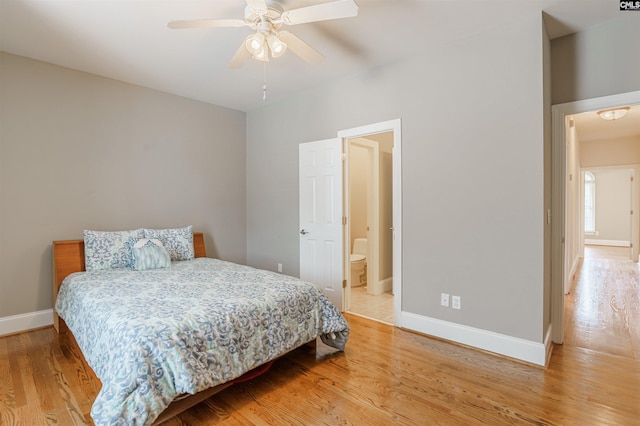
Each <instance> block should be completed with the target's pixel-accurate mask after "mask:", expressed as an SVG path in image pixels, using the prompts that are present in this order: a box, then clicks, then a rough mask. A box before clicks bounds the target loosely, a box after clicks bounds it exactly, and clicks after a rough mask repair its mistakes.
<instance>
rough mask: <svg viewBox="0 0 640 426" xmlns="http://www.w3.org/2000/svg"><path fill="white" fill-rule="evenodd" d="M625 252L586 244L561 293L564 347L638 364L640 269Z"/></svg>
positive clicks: (639, 349) (639, 352)
mask: <svg viewBox="0 0 640 426" xmlns="http://www.w3.org/2000/svg"><path fill="white" fill-rule="evenodd" d="M628 253H629V249H628V248H623V247H599V246H585V255H584V260H583V262H582V265H581V266H580V268H579V271H578V274H577V276H576V279H575V282H574V283H573V285H572V287H571V292H570V293H569V294H567V295H565V336H564V337H565V339H564V343H565V345H571V346H578V347H581V348H585V349H590V350H594V351H598V352H603V353H608V354H611V355H618V356H622V357H626V358H631V359H635V360H640V303H639V299H640V285H639V281H640V265H639V264H638V263H635V262H632V261H631V260H629V254H628Z"/></svg>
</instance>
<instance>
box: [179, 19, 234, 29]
mask: <svg viewBox="0 0 640 426" xmlns="http://www.w3.org/2000/svg"><path fill="white" fill-rule="evenodd" d="M245 25H247V23H246V22H244V21H243V20H241V19H195V20H191V21H171V22H169V23H168V24H167V27H169V28H171V29H172V30H178V29H184V28H215V27H218V28H226V27H244V26H245Z"/></svg>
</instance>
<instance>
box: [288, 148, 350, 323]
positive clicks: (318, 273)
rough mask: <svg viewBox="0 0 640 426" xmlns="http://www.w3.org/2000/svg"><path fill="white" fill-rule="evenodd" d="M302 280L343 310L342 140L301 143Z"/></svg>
mask: <svg viewBox="0 0 640 426" xmlns="http://www.w3.org/2000/svg"><path fill="white" fill-rule="evenodd" d="M299 158H300V163H299V168H300V180H299V186H300V229H299V231H300V279H302V280H303V281H308V282H312V283H314V284H316V285H317V286H318V287H320V289H322V291H323V292H324V293H325V294H326V295H327V297H328V298H329V299H330V300H331V302H333V304H334V305H336V307H337V308H338V309H339V310H340V311H342V310H343V306H342V298H343V296H342V288H343V281H344V273H343V272H344V267H343V256H342V250H343V247H342V233H343V225H342V143H341V139H337V138H336V139H327V140H323V141H317V142H308V143H302V144H300V148H299Z"/></svg>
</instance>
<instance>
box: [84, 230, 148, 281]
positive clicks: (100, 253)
mask: <svg viewBox="0 0 640 426" xmlns="http://www.w3.org/2000/svg"><path fill="white" fill-rule="evenodd" d="M143 237H144V230H143V229H142V228H140V229H136V230H133V231H117V232H104V231H90V230H85V231H84V264H85V269H86V270H87V271H97V270H100V269H131V268H133V258H132V256H131V246H132V245H133V243H135V242H136V241H137V240H139V239H140V238H143Z"/></svg>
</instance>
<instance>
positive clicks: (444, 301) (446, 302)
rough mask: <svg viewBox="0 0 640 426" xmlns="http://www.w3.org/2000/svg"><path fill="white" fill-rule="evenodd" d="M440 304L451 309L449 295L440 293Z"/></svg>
mask: <svg viewBox="0 0 640 426" xmlns="http://www.w3.org/2000/svg"><path fill="white" fill-rule="evenodd" d="M440 304H441V305H442V306H444V307H446V308H448V307H449V295H448V294H447V293H440Z"/></svg>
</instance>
